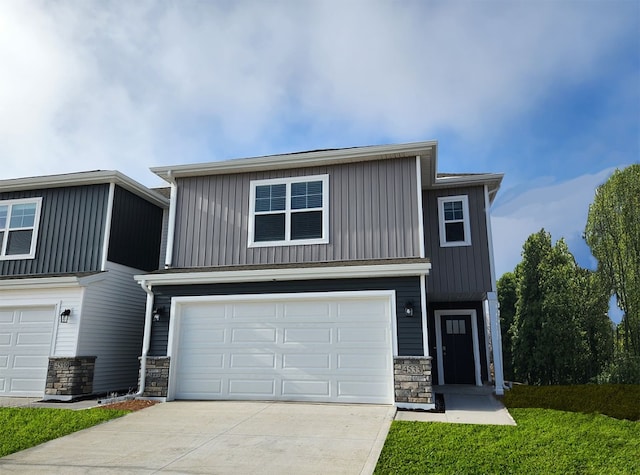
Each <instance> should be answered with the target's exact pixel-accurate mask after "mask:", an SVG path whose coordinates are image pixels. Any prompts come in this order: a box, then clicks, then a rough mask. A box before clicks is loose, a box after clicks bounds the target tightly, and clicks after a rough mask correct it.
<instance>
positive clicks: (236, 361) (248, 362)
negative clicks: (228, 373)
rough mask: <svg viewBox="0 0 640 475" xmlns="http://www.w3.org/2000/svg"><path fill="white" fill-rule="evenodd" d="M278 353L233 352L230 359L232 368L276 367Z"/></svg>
mask: <svg viewBox="0 0 640 475" xmlns="http://www.w3.org/2000/svg"><path fill="white" fill-rule="evenodd" d="M275 367H276V355H275V354H273V353H249V354H238V353H235V354H232V355H231V359H230V361H229V368H230V369H256V368H264V369H275Z"/></svg>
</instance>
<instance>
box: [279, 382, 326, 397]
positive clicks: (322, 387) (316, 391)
mask: <svg viewBox="0 0 640 475" xmlns="http://www.w3.org/2000/svg"><path fill="white" fill-rule="evenodd" d="M282 396H285V397H290V398H292V399H305V398H306V399H308V398H329V397H331V383H330V382H329V381H320V380H316V381H305V380H289V379H287V380H284V381H282Z"/></svg>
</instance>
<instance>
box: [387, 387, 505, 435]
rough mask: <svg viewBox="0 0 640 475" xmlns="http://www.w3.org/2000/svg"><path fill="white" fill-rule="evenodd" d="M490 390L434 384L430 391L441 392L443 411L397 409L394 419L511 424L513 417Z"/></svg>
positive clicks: (489, 388) (486, 388)
mask: <svg viewBox="0 0 640 475" xmlns="http://www.w3.org/2000/svg"><path fill="white" fill-rule="evenodd" d="M492 391H493V388H491V387H477V386H434V392H436V393H441V394H443V395H444V405H445V412H444V414H438V413H431V412H418V411H398V412H397V414H396V418H395V419H396V420H397V421H422V422H448V423H454V424H488V425H508V426H515V425H516V422H515V421H514V420H513V417H511V414H509V411H507V409H506V408H505V407H504V405H503V404H502V403H501V402H500V401H499V400H498V399H496V397H495V396H494V395H493V394H492Z"/></svg>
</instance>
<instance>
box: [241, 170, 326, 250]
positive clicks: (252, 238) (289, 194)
mask: <svg viewBox="0 0 640 475" xmlns="http://www.w3.org/2000/svg"><path fill="white" fill-rule="evenodd" d="M249 217H250V218H249V219H250V221H249V246H250V247H259V246H281V245H300V244H323V243H327V242H329V238H328V223H329V176H328V175H315V176H305V177H295V178H282V179H280V178H278V179H274V180H256V181H252V182H251V196H250V209H249Z"/></svg>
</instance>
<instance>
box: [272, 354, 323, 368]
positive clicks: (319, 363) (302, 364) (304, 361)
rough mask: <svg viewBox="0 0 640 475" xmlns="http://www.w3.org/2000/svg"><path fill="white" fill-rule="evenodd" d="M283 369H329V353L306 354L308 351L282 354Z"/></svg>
mask: <svg viewBox="0 0 640 475" xmlns="http://www.w3.org/2000/svg"><path fill="white" fill-rule="evenodd" d="M282 368H283V369H285V370H286V369H300V370H311V369H329V368H331V355H329V354H308V353H287V354H284V355H282Z"/></svg>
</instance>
